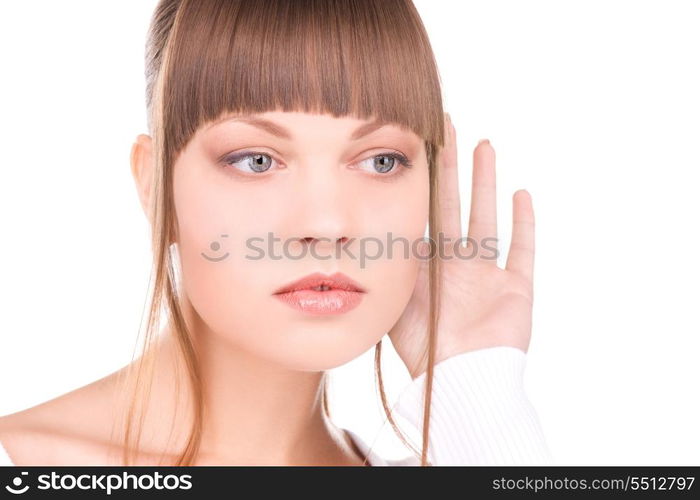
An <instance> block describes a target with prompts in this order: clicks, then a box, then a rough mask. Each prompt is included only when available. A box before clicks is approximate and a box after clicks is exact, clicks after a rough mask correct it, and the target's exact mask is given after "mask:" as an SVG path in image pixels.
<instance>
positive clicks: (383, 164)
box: [360, 153, 411, 175]
mask: <svg viewBox="0 0 700 500" xmlns="http://www.w3.org/2000/svg"><path fill="white" fill-rule="evenodd" d="M397 163H398V164H400V165H401V166H403V167H410V166H411V163H410V162H409V161H408V158H406V157H405V156H404V155H402V154H399V153H385V154H380V155H375V156H372V157H370V158H367V159H366V160H362V161H361V162H360V166H361V167H360V168H363V170H365V169H366V170H369V171H370V172H372V173H379V174H386V173H388V172H390V171H392V170H397V168H401V167H397V165H396V164H397ZM392 175H393V174H392Z"/></svg>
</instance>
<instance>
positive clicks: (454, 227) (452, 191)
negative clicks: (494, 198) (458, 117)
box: [438, 113, 462, 248]
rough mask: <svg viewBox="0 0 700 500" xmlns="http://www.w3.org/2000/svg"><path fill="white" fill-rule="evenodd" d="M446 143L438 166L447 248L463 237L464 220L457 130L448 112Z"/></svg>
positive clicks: (440, 202)
mask: <svg viewBox="0 0 700 500" xmlns="http://www.w3.org/2000/svg"><path fill="white" fill-rule="evenodd" d="M444 118H445V120H444V124H445V145H444V147H443V148H442V149H441V152H440V160H439V165H438V168H440V180H439V182H438V185H439V188H438V194H439V196H438V204H439V206H440V218H441V220H442V232H443V235H444V237H445V239H446V241H445V243H446V248H452V247H453V245H454V242H455V241H456V240H458V239H459V238H461V237H462V222H461V214H460V210H461V209H460V201H459V178H458V175H457V142H456V140H455V137H456V132H455V128H454V125H452V120H451V119H450V115H449V114H448V113H445V114H444ZM447 238H449V239H447Z"/></svg>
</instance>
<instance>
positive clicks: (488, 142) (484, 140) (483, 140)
mask: <svg viewBox="0 0 700 500" xmlns="http://www.w3.org/2000/svg"><path fill="white" fill-rule="evenodd" d="M482 142H485V143H487V144H491V142H490V141H489V140H488V139H481V140H480V141H479V143H478V144H477V146H478V145H479V144H481V143H482Z"/></svg>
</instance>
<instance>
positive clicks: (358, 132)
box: [207, 115, 389, 141]
mask: <svg viewBox="0 0 700 500" xmlns="http://www.w3.org/2000/svg"><path fill="white" fill-rule="evenodd" d="M225 121H236V122H243V123H247V124H249V125H252V126H254V127H257V128H259V129H262V130H264V131H265V132H268V133H269V134H272V135H274V136H276V137H280V138H282V139H287V140H292V134H291V132H289V130H287V129H286V128H284V127H283V126H282V125H279V124H277V123H275V122H273V121H271V120H267V119H265V118H261V117H259V116H254V115H241V116H229V117H226V118H223V119H221V120H218V121H216V122H214V123H212V124H211V125H209V126H208V127H207V129H209V128H211V127H213V126H214V125H218V124H219V123H222V122H225ZM387 125H389V124H388V123H386V122H383V121H380V120H375V121H372V122H368V123H364V124H362V125H360V126H359V127H358V128H357V129H355V131H354V132H353V133H352V134H351V135H350V140H351V141H357V140H358V139H361V138H362V137H364V136H366V135H369V134H371V133H372V132H374V131H375V130H378V129H380V128H383V127H385V126H387Z"/></svg>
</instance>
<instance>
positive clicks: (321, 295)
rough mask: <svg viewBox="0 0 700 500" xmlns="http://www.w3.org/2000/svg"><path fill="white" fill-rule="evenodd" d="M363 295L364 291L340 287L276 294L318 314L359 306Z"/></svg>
mask: <svg viewBox="0 0 700 500" xmlns="http://www.w3.org/2000/svg"><path fill="white" fill-rule="evenodd" d="M363 296H364V292H351V291H349V290H338V289H331V290H325V291H317V290H308V289H307V290H295V291H293V292H284V293H277V294H275V297H277V298H278V299H279V300H281V301H282V302H284V303H285V304H287V305H289V306H291V307H293V308H295V309H298V310H300V311H303V312H306V313H310V314H317V315H327V314H342V313H346V312H348V311H350V310H352V309H354V308H355V307H357V306H358V305H359V304H360V302H361V301H362V298H363Z"/></svg>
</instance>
